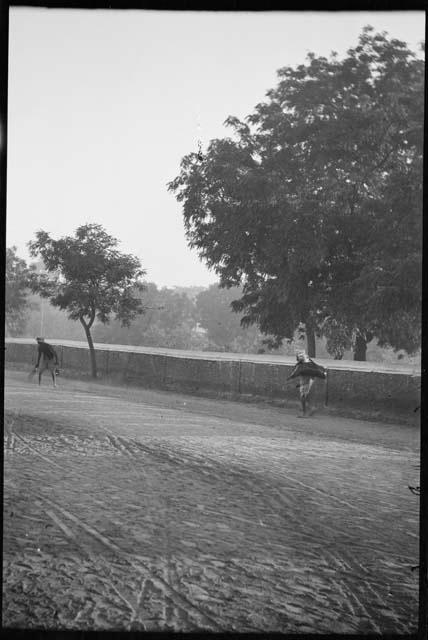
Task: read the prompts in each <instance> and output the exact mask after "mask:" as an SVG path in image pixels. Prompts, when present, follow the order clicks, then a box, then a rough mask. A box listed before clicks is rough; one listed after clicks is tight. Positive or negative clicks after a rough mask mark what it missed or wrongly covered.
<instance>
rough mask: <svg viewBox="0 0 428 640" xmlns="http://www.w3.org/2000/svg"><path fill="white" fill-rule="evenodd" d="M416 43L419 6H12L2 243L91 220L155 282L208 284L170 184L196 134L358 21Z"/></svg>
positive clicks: (211, 277)
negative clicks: (262, 9) (232, 9)
mask: <svg viewBox="0 0 428 640" xmlns="http://www.w3.org/2000/svg"><path fill="white" fill-rule="evenodd" d="M366 24H371V25H373V26H374V27H375V28H376V29H377V30H381V31H383V30H386V31H387V32H388V33H389V34H390V35H391V36H393V37H395V38H399V39H401V40H404V41H406V42H407V43H408V44H409V45H410V46H411V48H412V49H414V50H415V51H417V50H418V48H419V47H418V43H420V42H421V41H422V40H423V39H424V31H425V17H424V13H423V12H387V13H385V12H370V13H367V12H354V13H349V12H340V13H334V12H322V13H307V12H304V13H303V12H302V13H292V12H279V13H278V12H272V13H271V12H267V13H234V14H233V13H232V14H231V13H208V12H207V13H203V12H164V11H94V10H91V11H84V10H51V9H50V10H47V9H31V8H21V7H19V8H18V7H17V8H12V9H11V10H10V34H9V112H8V167H7V169H8V183H7V191H8V194H7V196H8V197H7V246H11V245H16V246H17V247H18V253H19V255H20V256H21V257H23V258H25V259H28V252H27V249H26V243H27V242H28V240H30V239H31V238H32V237H33V236H34V233H35V231H37V230H38V229H44V230H45V231H48V232H50V233H51V234H52V235H53V236H54V237H55V238H57V237H60V236H61V235H65V234H72V233H73V232H74V230H75V229H76V228H77V227H78V226H79V225H81V224H85V223H87V222H97V223H100V224H102V225H104V226H105V228H106V229H107V231H108V232H109V233H110V234H111V235H114V236H116V237H117V238H118V239H119V240H120V241H121V245H120V248H121V250H122V251H125V252H127V253H133V254H135V255H137V256H138V257H139V258H140V260H141V262H142V264H143V266H144V268H146V269H147V272H148V273H147V279H148V280H150V281H153V282H156V283H157V284H158V285H159V286H174V285H186V286H187V285H208V284H210V283H212V282H215V281H216V279H217V278H216V276H215V274H214V273H212V272H209V271H208V269H207V268H206V267H205V266H204V265H203V264H202V263H201V262H200V261H199V259H198V257H197V255H196V252H194V251H191V250H190V249H189V248H188V247H187V243H186V239H185V234H184V227H183V222H182V214H181V207H180V205H179V204H178V203H177V202H176V200H175V198H174V197H173V195H172V194H171V193H168V192H167V188H166V184H167V182H169V181H170V180H171V179H173V178H174V177H175V176H176V175H177V174H178V172H179V164H180V160H181V158H182V157H183V155H185V154H186V153H189V152H190V151H196V150H197V140H198V138H199V137H201V138H202V142H203V144H204V145H205V144H206V143H207V141H208V140H210V139H211V138H216V137H223V136H225V135H227V134H228V131H227V129H226V128H225V127H224V126H223V122H224V120H225V119H226V118H227V116H229V115H235V116H238V117H239V118H243V117H245V116H246V115H248V114H249V113H250V112H251V111H252V110H253V108H254V106H255V105H256V104H257V103H258V102H260V101H262V100H263V99H264V97H265V94H266V91H267V90H268V89H269V88H271V87H273V86H274V85H275V84H276V70H277V69H279V68H280V67H283V66H286V65H292V66H294V65H297V64H300V63H302V62H304V59H305V56H306V53H307V52H308V51H314V52H315V53H316V54H322V55H328V54H329V53H330V52H331V51H332V50H335V51H337V52H338V53H339V54H340V55H342V54H344V53H345V52H346V50H347V49H348V48H350V47H351V46H355V44H356V42H357V38H358V35H359V33H360V32H361V29H362V27H363V26H364V25H366Z"/></svg>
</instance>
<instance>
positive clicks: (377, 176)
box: [169, 27, 424, 349]
mask: <svg viewBox="0 0 428 640" xmlns="http://www.w3.org/2000/svg"><path fill="white" fill-rule="evenodd" d="M423 74H424V70H423V62H422V61H421V60H418V59H416V58H415V56H414V54H413V53H412V52H411V51H410V50H409V49H408V48H407V46H406V45H405V43H403V42H400V41H398V40H395V39H388V37H387V36H386V35H385V34H375V33H373V30H372V29H371V28H370V27H366V28H365V29H364V30H363V32H362V34H361V36H360V38H359V42H358V45H357V46H356V47H355V48H352V49H349V51H348V52H347V55H346V57H345V58H344V59H343V60H339V59H338V57H337V55H336V54H334V53H332V54H331V56H330V58H329V59H327V58H325V57H316V56H315V55H314V54H313V53H310V54H308V59H307V63H306V64H301V65H299V66H297V67H296V68H291V67H284V68H282V69H280V70H279V72H278V77H279V82H278V85H277V87H276V88H275V89H272V90H271V91H269V92H268V94H267V97H268V101H267V102H264V103H260V104H258V105H257V106H256V107H255V110H254V113H253V114H251V115H250V116H248V117H247V118H246V122H242V121H240V120H238V119H237V118H235V117H230V118H228V119H227V121H226V124H227V125H228V126H229V127H231V129H232V130H233V138H225V139H222V140H212V141H211V143H210V144H209V146H208V149H207V151H206V153H205V155H204V156H203V157H202V159H201V158H200V157H198V154H189V155H187V156H185V157H184V158H183V160H182V163H181V172H180V174H179V175H178V176H177V177H176V178H175V179H174V180H173V181H172V182H170V184H169V189H170V190H171V191H172V192H174V193H175V195H176V198H177V200H178V201H179V202H180V203H182V205H183V215H184V222H185V227H186V233H187V238H188V241H189V244H190V246H191V247H193V248H195V249H196V250H197V251H198V253H199V255H200V257H201V258H202V259H203V260H205V262H206V263H207V265H208V266H209V267H211V268H213V269H214V270H215V272H216V273H217V274H218V275H219V277H220V285H221V286H222V287H231V286H239V285H242V295H241V298H240V299H239V300H238V301H236V302H235V303H234V305H233V308H234V310H235V311H239V312H243V313H244V315H243V318H242V323H243V324H244V325H248V324H252V323H256V324H257V325H258V326H259V327H260V330H261V331H262V333H264V334H269V333H270V334H273V335H274V336H275V339H276V342H277V344H280V343H281V342H282V340H283V339H285V338H286V339H290V338H291V336H292V335H293V332H294V330H295V329H296V328H297V326H298V325H299V323H301V322H303V323H304V324H305V326H306V332H307V334H308V338H309V336H311V337H312V342H314V333H315V332H318V333H321V331H322V327H323V326H324V327H325V326H327V325H324V324H323V323H324V321H325V320H326V318H328V317H332V318H334V319H335V320H336V321H337V323H339V324H340V325H342V326H343V332H344V333H345V334H348V335H358V336H359V337H360V338H361V337H362V336H364V335H365V333H366V332H369V333H370V332H373V331H375V333H376V335H377V336H378V337H379V338H380V339H381V340H382V342H383V343H384V344H390V345H392V346H394V347H395V348H397V349H398V348H403V347H404V346H405V347H406V348H413V346H414V345H412V344H411V341H409V339H408V338H409V332H410V334H411V333H412V332H413V334H414V335H416V334H417V328H418V326H419V320H418V318H419V315H418V314H419V306H420V300H419V297H420V295H419V292H420V278H421V275H420V274H421V251H420V237H421V234H420V226H421V198H420V189H421V183H422V182H421V173H420V171H421V158H422V140H423V136H422V126H423V98H424V92H423ZM404 229H405V230H406V233H405V234H404V235H403V230H404ZM418 243H419V245H418ZM409 248H411V253H410V255H409V254H408V251H409ZM380 249H382V250H380ZM405 256H408V259H407V258H406V259H405V258H404V257H405ZM379 274H382V275H381V276H380V275H379ZM410 274H411V277H412V278H413V280H412V281H411V282H409V280H410ZM406 289H407V292H406ZM390 318H394V319H393V320H391V321H390V322H388V319H390ZM403 322H404V325H403V324H402V323H403ZM396 323H400V327H401V329H400V330H398V331H397V330H393V327H394V326H396ZM405 325H407V326H408V329H406V328H405ZM403 337H404V338H405V340H404V341H403ZM415 342H417V340H415Z"/></svg>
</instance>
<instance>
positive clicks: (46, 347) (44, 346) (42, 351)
mask: <svg viewBox="0 0 428 640" xmlns="http://www.w3.org/2000/svg"><path fill="white" fill-rule="evenodd" d="M42 355H44V357H45V358H46V359H47V360H53V359H54V358H55V364H56V365H58V356H57V353H56V351H55V349H54V348H53V346H52V345H50V344H48V343H47V342H39V343H38V357H37V364H36V367H38V366H39V363H40V358H41V357H42Z"/></svg>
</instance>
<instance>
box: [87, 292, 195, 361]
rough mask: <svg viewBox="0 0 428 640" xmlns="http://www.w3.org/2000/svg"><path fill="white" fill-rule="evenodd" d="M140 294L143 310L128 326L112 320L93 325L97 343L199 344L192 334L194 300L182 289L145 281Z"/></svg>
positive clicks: (180, 346) (178, 346) (174, 346)
mask: <svg viewBox="0 0 428 640" xmlns="http://www.w3.org/2000/svg"><path fill="white" fill-rule="evenodd" d="M145 286H146V288H145V293H144V309H145V313H144V315H143V316H140V317H139V318H137V319H136V320H135V322H134V323H133V324H132V326H131V327H130V328H123V327H121V326H120V324H119V322H117V321H113V322H112V323H111V325H110V326H108V327H107V326H106V327H104V326H101V325H97V326H96V327H94V338H95V339H96V340H97V341H98V342H109V343H115V344H132V345H136V346H153V347H166V348H171V349H191V348H199V347H201V341H200V340H199V339H198V337H197V335H196V334H195V328H196V320H195V317H194V303H193V302H192V300H191V299H190V298H189V297H188V296H187V295H186V294H185V293H184V291H183V292H181V293H178V292H176V291H174V290H172V289H168V288H162V289H158V288H157V286H156V285H155V284H154V283H152V282H151V283H146V285H145Z"/></svg>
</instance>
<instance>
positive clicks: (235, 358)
mask: <svg viewBox="0 0 428 640" xmlns="http://www.w3.org/2000/svg"><path fill="white" fill-rule="evenodd" d="M48 342H50V343H51V344H54V345H56V346H64V347H73V348H77V349H88V344H87V343H86V342H84V341H77V340H62V339H56V338H48ZM5 343H6V344H8V343H9V344H28V345H34V346H36V343H35V340H34V338H6V339H5ZM94 347H95V349H97V350H98V351H117V352H120V353H142V354H147V355H154V356H168V357H170V358H179V359H187V360H209V361H215V362H219V361H220V362H237V363H239V362H240V363H249V364H267V365H286V366H293V365H294V364H295V363H296V359H295V358H294V357H293V356H272V355H265V354H248V353H224V352H217V351H184V350H180V349H167V348H162V347H140V346H132V345H121V344H106V343H99V342H98V343H94ZM315 360H316V362H317V363H319V364H321V365H323V366H324V367H326V368H327V369H329V370H331V371H357V372H358V371H361V372H366V373H367V372H368V373H387V374H390V373H392V374H401V375H411V376H415V377H419V376H420V375H421V371H420V366H418V365H402V364H389V363H383V362H356V361H354V360H332V359H331V360H330V359H327V358H315Z"/></svg>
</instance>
